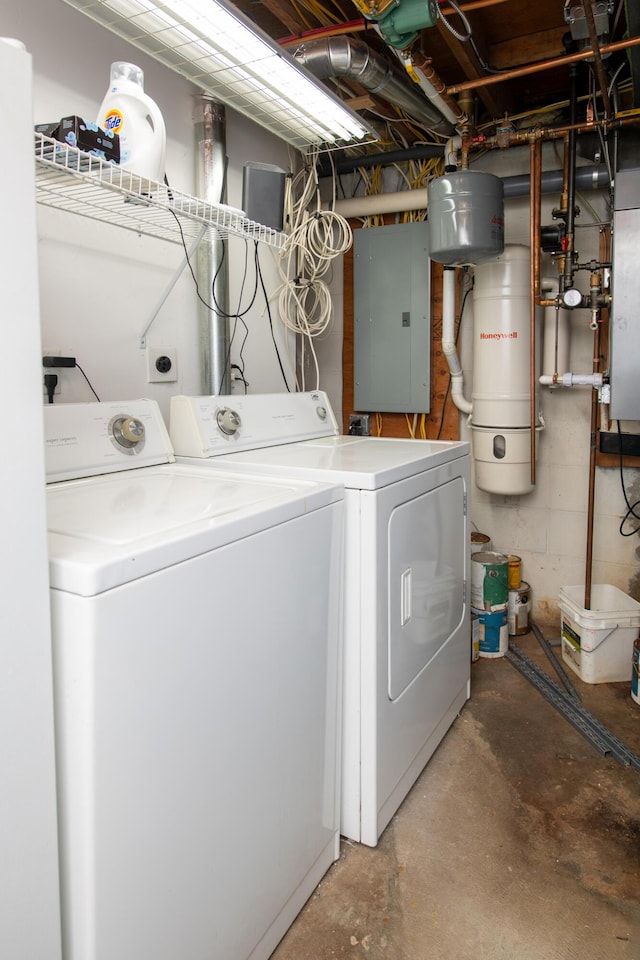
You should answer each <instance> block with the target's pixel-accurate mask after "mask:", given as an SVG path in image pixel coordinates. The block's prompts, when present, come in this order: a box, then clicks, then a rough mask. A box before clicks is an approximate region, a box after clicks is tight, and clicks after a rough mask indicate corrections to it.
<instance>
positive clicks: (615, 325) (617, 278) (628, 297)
mask: <svg viewBox="0 0 640 960" xmlns="http://www.w3.org/2000/svg"><path fill="white" fill-rule="evenodd" d="M639 235H640V174H639V173H638V171H637V170H626V171H619V172H618V173H616V179H615V202H614V214H613V261H612V271H611V277H612V280H611V282H612V290H611V293H612V302H611V314H610V318H609V376H610V378H611V406H610V410H609V412H610V416H611V418H612V419H613V420H640V390H639V389H638V357H639V356H640V323H639V322H638V316H639V313H640V273H639V272H638V236H639Z"/></svg>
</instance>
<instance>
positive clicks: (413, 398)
mask: <svg viewBox="0 0 640 960" xmlns="http://www.w3.org/2000/svg"><path fill="white" fill-rule="evenodd" d="M427 237H428V234H427V223H426V221H419V222H415V223H402V224H395V225H392V226H388V227H367V228H363V229H360V230H355V231H354V241H353V245H354V259H353V280H354V298H353V306H354V345H353V351H354V357H353V365H354V407H355V409H356V410H362V411H365V410H370V411H378V412H381V413H383V412H388V413H429V410H430V396H431V371H430V356H431V261H430V259H429V248H428V242H427Z"/></svg>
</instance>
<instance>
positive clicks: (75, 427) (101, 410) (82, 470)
mask: <svg viewBox="0 0 640 960" xmlns="http://www.w3.org/2000/svg"><path fill="white" fill-rule="evenodd" d="M44 431H45V464H46V471H47V482H48V483H52V482H54V481H58V480H71V479H75V478H78V477H90V476H95V475H97V474H101V473H112V472H114V471H116V470H131V469H133V468H135V467H148V466H151V465H153V464H158V463H171V462H172V461H173V460H174V456H173V450H172V448H171V441H170V439H169V434H168V433H167V429H166V427H165V424H164V420H163V419H162V414H161V413H160V408H159V407H158V404H157V403H156V401H155V400H125V401H123V402H117V401H107V402H103V403H60V404H55V405H48V406H45V407H44Z"/></svg>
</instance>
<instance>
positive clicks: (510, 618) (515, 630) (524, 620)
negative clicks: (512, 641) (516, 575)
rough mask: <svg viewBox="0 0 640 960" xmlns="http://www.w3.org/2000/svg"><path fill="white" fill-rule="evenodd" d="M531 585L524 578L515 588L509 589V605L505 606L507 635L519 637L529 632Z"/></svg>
mask: <svg viewBox="0 0 640 960" xmlns="http://www.w3.org/2000/svg"><path fill="white" fill-rule="evenodd" d="M530 612H531V587H530V586H529V584H528V583H525V581H524V580H521V581H520V586H519V587H518V589H517V590H509V605H508V607H507V623H508V624H509V636H510V637H519V636H521V635H522V634H523V633H529V630H530V629H531V624H530V622H529V620H530Z"/></svg>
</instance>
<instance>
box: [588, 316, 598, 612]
mask: <svg viewBox="0 0 640 960" xmlns="http://www.w3.org/2000/svg"><path fill="white" fill-rule="evenodd" d="M599 370H600V324H598V326H597V327H596V329H595V332H594V334H593V372H594V373H598V371H599ZM597 435H598V391H597V389H596V388H595V387H593V388H592V390H591V429H590V433H589V496H588V501H587V552H586V562H585V573H584V608H585V610H590V609H591V577H592V569H591V568H592V566H593V516H594V511H595V491H596V440H597Z"/></svg>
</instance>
